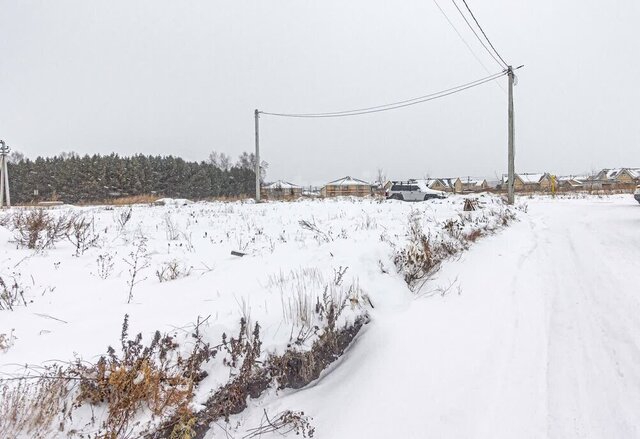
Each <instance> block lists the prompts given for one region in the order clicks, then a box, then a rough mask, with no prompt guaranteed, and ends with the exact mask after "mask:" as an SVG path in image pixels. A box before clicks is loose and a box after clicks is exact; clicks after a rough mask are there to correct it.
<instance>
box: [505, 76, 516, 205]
mask: <svg viewBox="0 0 640 439" xmlns="http://www.w3.org/2000/svg"><path fill="white" fill-rule="evenodd" d="M507 75H508V76H509V164H508V172H509V176H508V178H509V180H508V182H507V203H509V204H513V203H514V201H515V200H514V198H515V196H514V190H515V167H516V165H515V139H514V136H515V129H514V120H513V82H514V74H513V69H512V68H511V66H509V67H508V68H507Z"/></svg>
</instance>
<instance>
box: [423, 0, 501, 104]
mask: <svg viewBox="0 0 640 439" xmlns="http://www.w3.org/2000/svg"><path fill="white" fill-rule="evenodd" d="M433 3H435V5H436V6H437V7H438V9H439V10H440V12H441V13H442V15H443V16H444V18H445V19H446V20H447V22H448V23H449V25H450V26H451V28H452V29H453V30H454V32H455V33H456V35H458V38H460V41H462V42H463V43H464V45H465V46H467V49H469V53H471V55H473V57H474V58H475V59H476V61H478V64H480V65H481V66H482V68H483V69H484V71H485V72H487V73H489V74H490V73H491V72H490V71H489V68H487V66H486V65H485V64H484V63H483V62H482V60H481V59H480V57H479V56H478V54H476V52H475V51H474V50H473V48H472V47H471V45H470V44H469V43H468V42H467V40H465V39H464V37H463V36H462V34H461V33H460V31H459V30H458V28H457V27H456V25H455V24H453V22H452V21H451V20H450V19H449V16H448V15H447V13H446V12H445V11H444V9H442V7H441V6H440V4H439V3H438V1H437V0H433ZM495 84H496V86H497V87H498V88H499V89H500V90H502V91H503V92H504V93H506V92H507V91H506V90H505V89H504V88H503V87H502V86H501V85H500V83H498V82H496V83H495Z"/></svg>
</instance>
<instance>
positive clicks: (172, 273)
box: [156, 259, 192, 282]
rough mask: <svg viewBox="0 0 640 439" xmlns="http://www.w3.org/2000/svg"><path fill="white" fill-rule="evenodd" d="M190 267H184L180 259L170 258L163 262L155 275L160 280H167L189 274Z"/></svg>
mask: <svg viewBox="0 0 640 439" xmlns="http://www.w3.org/2000/svg"><path fill="white" fill-rule="evenodd" d="M191 268H192V267H186V266H185V265H184V264H182V263H181V262H180V261H177V260H175V259H174V260H172V261H169V262H165V263H164V264H162V265H161V266H160V268H158V269H157V270H156V276H157V277H158V280H159V281H160V282H169V281H171V280H176V279H180V278H181V277H187V276H189V275H190V274H191Z"/></svg>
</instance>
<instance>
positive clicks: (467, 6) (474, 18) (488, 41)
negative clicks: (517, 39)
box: [462, 0, 508, 66]
mask: <svg viewBox="0 0 640 439" xmlns="http://www.w3.org/2000/svg"><path fill="white" fill-rule="evenodd" d="M462 3H464V5H465V7H466V8H467V11H469V13H470V14H471V17H472V18H473V21H475V22H476V24H477V25H478V28H479V29H480V32H482V35H484V37H485V39H486V40H487V43H489V45H490V46H491V48H492V49H493V51H494V52H495V53H496V55H498V58H500V60H501V61H502V62H503V63H504V65H505V66H507V65H508V64H507V63H506V61H505V60H504V58H502V57H501V56H500V54H499V53H498V51H497V50H496V48H495V47H494V46H493V44H492V43H491V40H490V39H489V37H488V36H487V34H486V33H485V32H484V29H482V26H480V23H478V20H477V19H476V16H475V15H473V12H472V11H471V8H470V7H469V5H468V4H467V0H462Z"/></svg>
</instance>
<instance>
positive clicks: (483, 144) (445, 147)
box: [0, 0, 640, 184]
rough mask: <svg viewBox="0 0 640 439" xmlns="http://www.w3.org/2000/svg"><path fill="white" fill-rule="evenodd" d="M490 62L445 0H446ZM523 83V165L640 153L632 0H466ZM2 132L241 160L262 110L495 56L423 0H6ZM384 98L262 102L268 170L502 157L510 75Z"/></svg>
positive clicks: (58, 147)
mask: <svg viewBox="0 0 640 439" xmlns="http://www.w3.org/2000/svg"><path fill="white" fill-rule="evenodd" d="M438 2H439V3H440V5H441V6H442V8H443V9H444V10H445V11H446V13H447V15H448V16H449V17H450V19H451V20H452V21H453V22H454V24H455V25H456V27H457V28H458V29H459V30H460V32H461V33H462V35H463V36H464V38H465V40H466V41H467V42H468V43H469V44H470V45H472V48H473V49H474V51H475V53H476V54H477V55H478V56H479V57H480V58H481V60H482V63H483V64H484V65H485V66H486V67H487V69H488V70H489V71H490V72H492V73H493V72H497V71H499V70H500V69H499V68H498V66H497V65H496V64H495V63H494V62H493V60H492V59H491V58H490V57H489V55H487V53H486V52H484V51H483V49H482V47H481V46H480V45H479V44H478V43H477V41H476V40H475V39H474V36H473V34H472V33H471V31H470V30H469V29H468V28H466V27H465V26H466V25H465V24H464V22H463V21H462V19H461V18H460V16H459V15H458V12H457V11H456V9H455V8H454V6H453V3H452V2H451V0H438ZM468 4H469V5H470V7H471V8H472V9H473V10H474V12H475V14H476V17H477V18H478V19H479V20H480V23H481V25H482V26H483V28H484V29H485V31H486V32H487V34H488V36H489V38H490V39H491V40H492V42H493V43H494V45H495V46H496V48H497V49H498V51H499V52H500V53H501V54H502V56H503V57H504V58H505V59H506V60H507V61H508V62H510V63H512V64H513V65H520V64H525V68H524V69H522V70H520V71H519V84H518V86H517V87H516V123H517V125H516V126H517V128H516V145H517V152H516V169H517V171H520V172H524V171H529V172H533V171H552V172H556V173H578V172H584V171H589V170H591V169H595V168H600V167H613V166H640V157H639V153H640V123H639V122H638V119H639V116H640V111H639V110H640V86H638V84H637V80H638V78H640V60H639V59H638V57H639V54H640V30H639V27H638V23H640V2H639V1H638V0H609V1H606V2H605V1H602V0H562V1H559V0H468ZM0 33H1V37H0V138H2V139H5V140H6V141H7V142H8V143H9V144H10V145H12V146H13V148H14V149H16V150H19V151H22V152H24V153H25V154H26V155H28V156H30V157H35V156H37V155H53V154H56V153H59V152H61V151H75V152H77V153H80V154H84V153H89V154H91V153H104V154H107V153H110V152H112V151H115V152H118V153H120V154H133V153H145V154H175V155H179V156H182V157H184V158H185V159H190V160H202V159H205V158H206V157H207V156H208V154H209V152H210V151H211V150H217V151H220V152H225V153H227V154H229V155H231V156H233V157H234V158H235V157H237V155H239V154H240V153H241V152H242V151H252V150H253V147H254V146H253V145H254V143H253V142H254V140H253V109H254V108H259V109H261V110H265V111H284V112H322V111H333V110H342V109H350V108H354V107H355V108H358V107H366V106H370V105H377V104H381V103H387V102H389V101H395V100H401V99H406V98H411V97H414V96H417V95H422V94H426V93H429V92H433V91H438V90H441V89H445V88H449V87H451V86H455V85H458V84H461V83H465V82H469V81H472V80H475V79H478V78H481V77H484V76H487V71H486V70H485V69H484V68H483V67H482V66H481V65H480V63H479V62H478V61H477V60H476V59H475V58H474V57H473V56H472V55H471V53H470V52H469V50H468V48H467V47H465V45H464V44H463V43H462V42H461V41H460V39H459V38H458V36H457V35H456V34H455V32H454V31H453V29H452V28H451V27H450V25H449V24H448V23H447V21H446V20H445V18H444V17H443V15H442V14H441V13H440V11H439V10H438V9H437V7H436V5H435V4H434V2H433V1H432V0H402V1H397V0H395V1H391V0H313V1H311V0H228V1H215V0H208V1H204V0H190V1H179V0H173V1H168V0H109V1H89V0H56V1H53V0H47V1H45V0H41V1H31V0H20V1H17V0H0ZM499 82H500V84H501V87H502V88H500V87H499V86H497V85H495V84H485V85H483V86H480V87H477V88H474V89H472V90H469V91H466V92H463V93H460V94H456V95H454V96H450V97H447V98H444V99H441V100H437V101H433V102H429V103H425V104H422V105H418V106H413V107H409V108H405V109H401V110H397V111H393V112H385V113H379V114H373V115H367V116H358V117H352V118H340V119H314V120H299V119H278V118H273V117H268V116H263V118H262V119H261V145H262V148H261V151H262V155H263V158H264V159H266V160H267V161H268V162H269V163H270V168H269V173H268V179H276V178H284V179H288V180H291V181H294V182H300V183H305V184H306V183H319V182H323V181H326V180H330V179H335V178H338V177H341V176H344V175H346V174H350V175H352V176H354V177H360V178H365V179H372V178H373V177H374V176H375V172H376V169H377V168H378V167H382V168H384V169H385V170H386V172H387V174H388V175H389V176H390V177H392V178H408V177H422V176H426V175H430V176H459V175H475V176H487V177H491V176H493V175H495V174H500V173H502V172H505V169H506V135H507V133H506V122H507V119H506V116H507V113H506V110H507V107H506V104H507V97H506V93H505V91H504V90H506V78H501V79H500V81H499Z"/></svg>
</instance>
